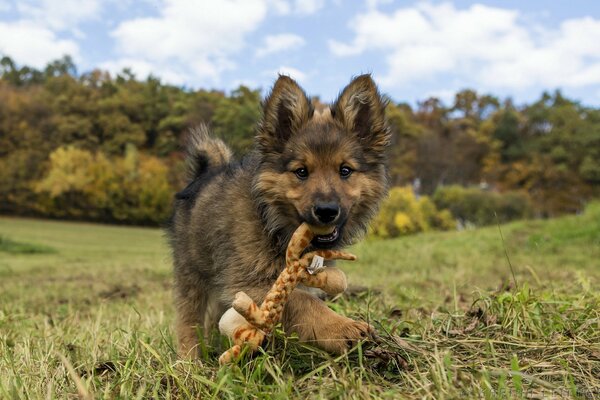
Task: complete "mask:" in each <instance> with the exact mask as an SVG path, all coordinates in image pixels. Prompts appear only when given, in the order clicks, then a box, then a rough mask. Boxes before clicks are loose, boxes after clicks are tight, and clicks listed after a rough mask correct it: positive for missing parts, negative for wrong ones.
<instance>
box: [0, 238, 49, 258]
mask: <svg viewBox="0 0 600 400" xmlns="http://www.w3.org/2000/svg"><path fill="white" fill-rule="evenodd" d="M0 251H1V252H5V253H12V254H46V253H55V252H56V250H55V249H53V248H52V247H49V246H42V245H39V244H35V243H22V242H15V241H14V240H10V239H9V238H7V237H5V236H0Z"/></svg>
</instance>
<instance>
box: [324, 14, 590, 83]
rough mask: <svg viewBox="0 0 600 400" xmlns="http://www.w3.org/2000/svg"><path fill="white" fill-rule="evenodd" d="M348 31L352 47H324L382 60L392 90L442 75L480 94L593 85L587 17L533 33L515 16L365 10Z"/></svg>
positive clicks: (332, 44) (534, 28)
mask: <svg viewBox="0 0 600 400" xmlns="http://www.w3.org/2000/svg"><path fill="white" fill-rule="evenodd" d="M349 26H350V29H352V30H353V31H354V32H355V36H354V38H353V40H352V41H350V42H339V41H335V40H330V41H329V48H330V51H331V52H332V53H333V54H334V55H336V56H339V57H344V56H353V55H359V54H363V53H366V52H370V51H377V52H381V53H384V54H386V56H385V61H386V65H387V68H388V71H387V75H386V76H385V77H384V79H383V81H384V83H386V84H388V85H391V86H400V85H403V84H406V83H408V82H423V81H428V80H432V79H438V78H441V77H445V76H448V75H451V76H453V77H454V79H455V80H458V81H461V82H465V83H468V84H470V85H478V86H481V87H482V88H484V89H497V88H504V89H513V90H514V89H516V90H518V89H524V88H530V87H537V86H542V87H554V86H566V87H581V86H585V85H590V84H598V83H600V73H599V72H600V46H598V43H600V20H597V19H594V18H591V17H585V18H578V19H570V20H565V21H563V22H562V23H561V24H560V25H559V26H558V27H556V28H544V27H541V28H540V27H539V26H534V25H533V24H526V23H524V22H523V21H522V18H521V15H520V13H519V12H518V11H516V10H510V9H503V8H497V7H488V6H484V5H480V4H475V5H472V6H470V7H469V8H466V9H457V8H456V7H455V6H454V5H452V4H450V3H442V4H431V3H419V4H417V5H416V6H414V7H405V8H398V9H396V11H394V12H393V13H390V14H384V13H382V12H380V11H378V10H377V9H370V10H369V11H367V12H366V13H365V14H362V15H358V16H356V17H355V18H354V19H353V21H351V23H350V25H349Z"/></svg>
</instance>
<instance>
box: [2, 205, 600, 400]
mask: <svg viewBox="0 0 600 400" xmlns="http://www.w3.org/2000/svg"><path fill="white" fill-rule="evenodd" d="M500 230H501V232H502V235H503V237H504V241H503V240H502V239H501V236H500ZM0 236H1V237H2V238H3V239H2V241H1V242H0V249H1V250H0V398H11V399H12V398H17V399H18V398H33V399H37V398H70V397H77V396H79V397H83V398H92V397H96V398H148V397H156V398H169V397H171V398H190V397H197V398H214V397H217V398H236V399H237V398H390V399H396V398H430V399H462V398H489V399H495V398H530V397H537V398H543V397H555V398H556V397H574V398H583V399H585V398H595V397H599V396H600V294H599V293H600V204H593V205H591V206H590V207H588V209H587V210H586V213H585V214H583V215H579V216H570V217H564V218H560V219H555V220H549V221H522V222H517V223H512V224H508V225H502V226H501V227H500V228H499V227H497V226H496V227H489V228H485V229H478V230H472V231H463V232H450V233H429V234H422V235H417V236H411V237H406V238H401V239H395V240H387V241H382V240H367V241H365V242H363V243H361V244H359V245H357V246H355V248H354V249H353V251H354V252H355V253H356V254H357V255H358V256H359V261H358V262H355V263H344V264H341V266H342V268H343V269H344V270H345V271H346V272H347V274H348V277H349V280H350V283H351V284H352V285H353V286H354V287H353V290H351V291H350V292H351V293H350V294H348V295H346V296H344V297H341V298H338V299H335V300H334V301H332V302H330V306H331V307H333V308H334V309H336V310H337V311H339V312H340V313H343V314H346V315H349V316H352V317H356V318H363V319H368V320H369V321H370V322H371V323H372V324H373V325H374V326H375V327H376V329H377V330H378V331H379V334H380V342H379V343H377V344H373V343H365V344H362V345H359V346H357V347H356V348H355V349H353V350H352V351H351V352H350V353H349V354H348V355H344V356H340V357H332V356H330V355H328V354H325V353H323V352H321V351H319V350H316V349H313V348H310V347H308V346H305V345H302V344H300V343H298V342H297V341H296V340H294V339H293V338H292V339H287V340H286V339H284V338H282V336H281V335H280V334H277V335H276V337H275V340H272V341H271V342H270V343H269V344H268V346H266V349H265V350H264V352H261V353H259V354H257V355H256V356H255V357H253V358H245V359H243V360H241V361H240V362H239V363H238V364H236V365H232V366H228V367H223V368H219V366H218V363H217V362H216V357H217V355H218V354H219V352H220V351H221V350H223V349H222V348H211V347H208V348H206V355H205V357H204V358H203V359H201V360H198V361H195V362H190V361H182V360H178V359H177V356H176V352H175V338H174V336H173V330H172V328H171V326H172V323H173V306H172V303H171V271H170V269H171V267H170V255H169V250H168V247H167V245H166V240H165V238H164V235H163V233H162V232H161V231H159V230H155V229H144V228H130V227H113V226H104V225H95V224H83V223H66V222H51V221H39V220H27V219H13V218H0ZM6 243H8V244H6ZM33 243H35V244H34V245H28V244H33ZM22 245H25V248H33V249H45V250H44V252H43V253H40V252H39V251H22V250H18V249H22V248H23V247H20V246H22ZM7 248H8V249H9V250H6V249H7ZM15 248H16V249H17V250H16V251H15V250H14V249H15ZM10 249H13V250H10ZM509 261H510V265H512V269H513V271H514V278H515V279H516V285H515V282H514V279H513V274H512V273H511V267H510V265H509ZM361 286H362V287H366V288H368V290H365V289H361V288H360V287H361Z"/></svg>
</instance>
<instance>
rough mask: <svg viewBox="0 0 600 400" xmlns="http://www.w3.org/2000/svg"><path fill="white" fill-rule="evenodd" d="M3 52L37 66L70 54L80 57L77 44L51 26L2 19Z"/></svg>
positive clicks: (0, 27)
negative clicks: (58, 36) (60, 35)
mask: <svg viewBox="0 0 600 400" xmlns="http://www.w3.org/2000/svg"><path fill="white" fill-rule="evenodd" d="M0 53H4V54H6V55H8V56H10V57H11V58H12V59H13V60H15V61H16V62H18V63H20V64H27V65H29V66H33V67H35V68H43V67H44V66H45V65H46V64H47V63H48V61H50V60H54V59H57V58H60V57H62V56H63V55H67V54H68V55H71V56H72V57H73V58H74V59H75V60H78V59H79V47H78V46H77V43H75V42H74V41H72V40H65V39H59V38H57V37H56V35H55V34H54V32H52V31H51V30H50V29H48V28H45V27H42V26H39V25H38V24H36V23H34V22H31V21H17V22H8V23H6V22H0Z"/></svg>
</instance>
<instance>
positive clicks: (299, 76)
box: [263, 65, 307, 83]
mask: <svg viewBox="0 0 600 400" xmlns="http://www.w3.org/2000/svg"><path fill="white" fill-rule="evenodd" d="M263 75H265V76H267V77H268V78H270V79H273V80H275V79H276V78H277V77H278V76H279V75H287V76H289V77H290V78H292V79H294V80H296V81H298V82H301V83H302V82H305V81H306V78H307V75H306V74H305V73H304V72H302V71H300V70H299V69H297V68H294V67H288V66H283V65H282V66H281V67H279V68H278V69H276V70H270V71H265V73H264V74H263Z"/></svg>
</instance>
